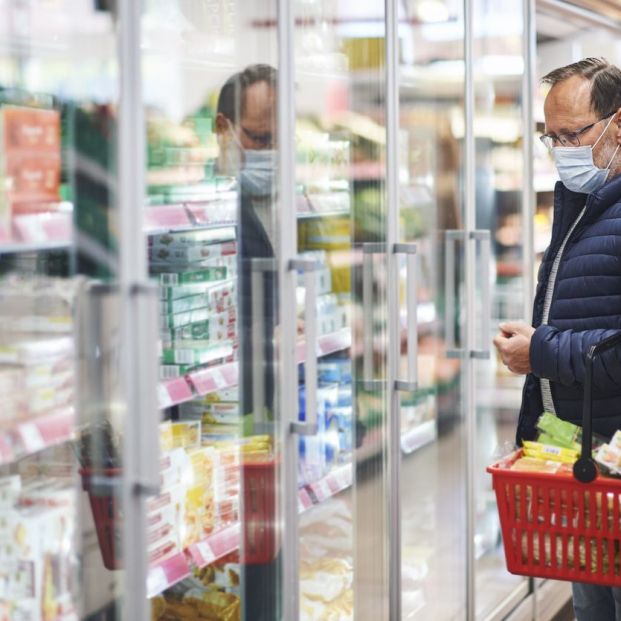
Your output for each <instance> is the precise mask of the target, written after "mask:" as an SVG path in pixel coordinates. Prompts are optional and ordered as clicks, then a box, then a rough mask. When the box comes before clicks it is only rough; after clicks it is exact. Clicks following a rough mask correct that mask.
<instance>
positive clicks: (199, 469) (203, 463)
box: [188, 446, 216, 485]
mask: <svg viewBox="0 0 621 621" xmlns="http://www.w3.org/2000/svg"><path fill="white" fill-rule="evenodd" d="M215 454H216V452H215V449H214V448H213V447H210V446H202V447H199V448H194V449H190V450H188V455H189V457H190V466H191V469H192V477H193V482H194V483H195V484H198V483H203V484H206V485H210V484H211V481H212V480H213V469H214V459H215Z"/></svg>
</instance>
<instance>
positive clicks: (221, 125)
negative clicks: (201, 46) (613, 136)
mask: <svg viewBox="0 0 621 621" xmlns="http://www.w3.org/2000/svg"><path fill="white" fill-rule="evenodd" d="M620 110H621V109H620ZM228 129H229V120H228V119H227V118H226V117H225V116H224V114H222V112H218V114H217V115H216V134H224V133H226V132H227V130H228Z"/></svg>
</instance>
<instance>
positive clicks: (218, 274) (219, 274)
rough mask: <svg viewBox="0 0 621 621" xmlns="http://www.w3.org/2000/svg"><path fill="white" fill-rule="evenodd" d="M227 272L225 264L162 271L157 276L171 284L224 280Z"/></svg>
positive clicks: (163, 283) (165, 283)
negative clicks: (185, 269) (194, 268)
mask: <svg viewBox="0 0 621 621" xmlns="http://www.w3.org/2000/svg"><path fill="white" fill-rule="evenodd" d="M227 274H228V269H227V268H226V267H225V266H216V267H206V268H202V269H198V270H195V271H189V272H160V273H159V274H158V275H157V276H158V279H159V282H160V284H162V285H164V286H171V285H189V284H192V283H202V282H212V281H215V280H224V279H225V278H226V277H227Z"/></svg>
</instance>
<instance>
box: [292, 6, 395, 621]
mask: <svg viewBox="0 0 621 621" xmlns="http://www.w3.org/2000/svg"><path fill="white" fill-rule="evenodd" d="M292 6H293V16H292V21H293V23H294V32H293V35H294V36H293V45H294V60H295V65H294V70H295V112H296V119H295V146H296V150H295V161H296V165H295V180H296V195H295V210H296V214H297V256H298V258H299V259H300V261H301V263H300V266H301V267H302V266H303V265H304V267H305V270H306V271H303V270H300V271H299V273H298V276H297V283H296V284H297V287H296V292H297V296H296V301H297V312H296V322H297V326H298V344H297V349H296V351H297V352H298V360H299V361H300V362H302V363H303V364H301V365H300V367H299V374H298V377H297V391H296V392H297V394H296V395H295V401H296V403H295V404H294V407H296V408H297V412H298V419H299V421H300V422H304V423H313V424H314V428H313V430H312V431H313V432H312V433H311V434H306V435H299V438H298V440H297V443H298V446H297V451H298V462H297V494H298V499H299V512H300V515H299V538H298V541H297V543H296V545H297V547H298V549H297V553H298V554H297V562H298V575H299V618H300V619H303V620H305V621H313V620H319V619H327V618H339V619H356V620H357V621H365V620H367V619H368V620H375V619H388V618H389V616H390V612H389V580H388V576H389V534H390V528H389V522H388V519H389V514H388V503H387V497H388V494H389V482H388V468H387V457H388V424H389V418H388V412H389V409H388V396H389V391H388V383H387V382H388V371H387V348H388V336H387V335H388V332H387V330H388V322H387V306H386V298H387V288H388V287H389V286H390V283H389V282H388V281H387V256H388V254H387V238H386V213H387V205H386V194H385V177H386V172H385V171H386V159H385V153H386V128H385V107H384V103H383V97H382V92H383V90H384V88H385V48H384V36H385V10H384V3H383V2H382V1H377V2H376V1H372V2H365V3H360V2H358V3H356V2H350V1H342V2H320V1H312V2H308V1H304V2H302V1H295V2H293V3H292ZM302 262H303V263H302Z"/></svg>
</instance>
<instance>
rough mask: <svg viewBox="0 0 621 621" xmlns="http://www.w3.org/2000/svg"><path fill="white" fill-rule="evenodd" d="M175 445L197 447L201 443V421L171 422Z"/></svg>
mask: <svg viewBox="0 0 621 621" xmlns="http://www.w3.org/2000/svg"><path fill="white" fill-rule="evenodd" d="M170 427H171V430H172V438H173V446H174V447H176V448H177V447H181V448H197V447H199V446H200V445H201V422H200V421H182V422H176V423H171V425H170Z"/></svg>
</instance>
